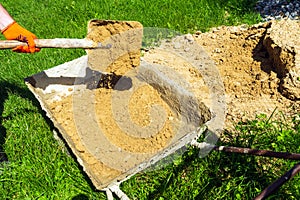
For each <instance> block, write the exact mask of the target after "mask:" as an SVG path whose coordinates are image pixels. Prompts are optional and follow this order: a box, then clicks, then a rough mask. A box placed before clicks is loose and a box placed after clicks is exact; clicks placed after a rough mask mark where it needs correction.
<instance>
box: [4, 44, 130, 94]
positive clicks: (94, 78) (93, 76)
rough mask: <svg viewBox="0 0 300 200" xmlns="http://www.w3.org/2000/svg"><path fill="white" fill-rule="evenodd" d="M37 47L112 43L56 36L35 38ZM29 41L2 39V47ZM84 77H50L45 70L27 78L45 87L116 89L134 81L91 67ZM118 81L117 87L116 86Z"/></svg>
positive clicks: (89, 46)
mask: <svg viewBox="0 0 300 200" xmlns="http://www.w3.org/2000/svg"><path fill="white" fill-rule="evenodd" d="M35 44H36V47H37V48H64V49H74V48H82V49H89V50H93V49H110V48H111V47H112V45H111V44H107V45H102V43H100V42H94V41H92V40H89V39H71V38H55V39H35ZM26 45H27V43H25V42H20V41H17V40H0V49H11V48H15V47H17V46H26ZM85 74H86V75H85V76H84V77H80V78H78V77H63V76H61V77H49V76H48V75H47V74H46V73H45V72H41V73H38V74H36V75H35V76H34V77H33V76H30V77H28V78H26V79H25V81H26V82H28V83H30V84H31V85H32V86H34V87H38V88H41V89H43V90H44V89H45V88H46V87H47V86H49V85H51V84H61V85H82V84H84V85H86V88H87V89H90V90H92V89H96V88H100V87H105V88H114V89H116V90H127V89H129V88H131V86H132V81H131V79H130V78H128V77H125V76H120V75H116V74H115V73H103V72H99V71H97V70H92V69H90V68H87V69H86V73H85ZM116 83H118V86H117V87H114V86H115V85H116Z"/></svg>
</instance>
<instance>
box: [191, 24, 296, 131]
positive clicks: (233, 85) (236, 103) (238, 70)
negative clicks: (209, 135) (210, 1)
mask: <svg viewBox="0 0 300 200" xmlns="http://www.w3.org/2000/svg"><path fill="white" fill-rule="evenodd" d="M272 23H273V24H276V23H280V24H279V27H284V28H285V29H280V30H278V28H277V27H278V26H276V29H277V30H276V32H277V33H278V34H279V36H278V37H279V38H280V34H282V33H286V32H293V30H296V31H295V32H293V34H294V37H285V35H283V36H282V37H281V38H280V40H279V41H286V40H287V39H288V40H293V39H296V38H299V32H297V30H298V29H299V21H293V22H290V21H289V23H291V24H292V25H290V26H289V27H287V26H282V24H286V22H285V21H281V22H267V23H263V24H258V25H255V26H252V27H247V26H239V27H225V26H222V27H218V28H214V29H212V30H211V31H210V32H208V33H201V32H198V33H196V34H195V38H196V41H197V42H198V43H199V44H200V45H202V46H203V47H204V48H205V49H206V51H207V52H208V53H209V55H210V56H211V58H212V59H213V60H214V61H215V63H216V65H217V68H218V70H219V72H220V74H221V77H222V79H223V83H224V86H225V92H226V105H227V116H226V128H227V129H231V128H232V127H233V125H234V124H235V123H237V122H239V121H246V120H249V119H253V118H255V116H256V115H257V114H261V113H265V114H267V115H268V116H270V115H271V113H272V112H273V111H274V110H275V109H277V111H283V112H284V113H290V111H291V109H293V112H295V111H296V112H297V111H298V112H299V111H300V108H299V100H295V98H293V97H291V96H288V95H283V94H286V92H285V91H282V90H280V85H281V82H282V80H283V78H285V77H284V76H283V73H281V72H280V71H279V70H278V69H276V68H277V66H279V65H281V69H282V68H284V66H286V67H285V68H287V66H290V68H291V66H294V65H295V64H294V62H293V61H294V59H286V60H285V65H284V66H282V61H281V60H280V59H279V57H280V56H282V54H280V53H279V54H278V53H277V54H278V55H277V59H276V57H275V58H274V55H273V56H272V54H274V53H272V52H274V49H276V46H277V49H279V48H280V47H281V46H278V43H277V44H274V43H272V44H269V45H268V46H266V44H264V40H265V38H266V37H267V36H268V35H267V33H268V31H269V32H272V30H270V29H271V28H272ZM292 27H296V28H292ZM273 32H274V29H273ZM277 40H278V38H277ZM297 40H298V39H297ZM271 45H272V47H273V50H272V49H271V50H270V49H269V51H268V49H267V48H269V46H271ZM274 47H275V48H274ZM277 52H278V51H277ZM279 52H280V51H279ZM284 53H285V52H284ZM288 55H289V56H290V57H294V56H292V55H295V53H294V52H289V53H288ZM285 73H287V72H285Z"/></svg>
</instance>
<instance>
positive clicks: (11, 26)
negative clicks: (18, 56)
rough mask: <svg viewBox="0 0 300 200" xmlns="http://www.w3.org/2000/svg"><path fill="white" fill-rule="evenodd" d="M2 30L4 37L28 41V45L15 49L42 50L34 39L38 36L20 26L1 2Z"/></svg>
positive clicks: (0, 24)
mask: <svg viewBox="0 0 300 200" xmlns="http://www.w3.org/2000/svg"><path fill="white" fill-rule="evenodd" d="M0 30H1V33H2V34H3V35H4V37H5V38H6V39H8V40H19V41H21V42H26V43H27V44H28V46H18V47H16V48H14V49H13V51H16V52H22V53H34V52H38V51H40V49H39V48H36V47H35V43H34V39H36V38H37V37H36V36H35V35H34V34H33V33H31V32H30V31H28V30H26V29H25V28H23V27H22V26H20V25H19V24H18V23H17V22H16V21H15V20H14V19H13V18H12V17H11V16H10V14H9V13H8V12H7V11H6V9H5V8H4V7H3V6H2V5H1V4H0Z"/></svg>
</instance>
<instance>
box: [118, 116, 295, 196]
mask: <svg viewBox="0 0 300 200" xmlns="http://www.w3.org/2000/svg"><path fill="white" fill-rule="evenodd" d="M275 119H276V120H275ZM299 134H300V114H299V110H298V113H295V114H294V115H292V116H290V117H289V118H288V119H287V118H286V116H285V115H283V114H282V113H280V112H278V113H277V114H276V116H272V117H271V118H270V116H266V115H263V114H262V115H259V116H257V118H256V119H255V120H252V121H247V122H245V123H239V124H238V125H237V129H236V131H234V132H227V133H226V134H225V135H224V136H223V139H221V140H220V141H219V143H218V144H217V145H225V146H237V147H249V148H256V149H268V150H273V151H287V152H300V147H299V142H300V136H299ZM296 163H297V162H296V161H288V160H283V159H274V158H265V157H255V156H250V155H241V154H232V153H224V152H211V153H210V154H209V155H208V156H206V157H205V158H199V156H198V150H196V149H190V150H189V151H187V152H186V153H185V154H184V155H183V156H182V157H181V158H180V159H178V160H176V161H175V162H174V163H173V164H170V165H169V166H166V167H165V168H164V169H162V170H157V171H152V172H147V173H143V174H139V175H136V176H134V177H133V178H131V179H130V180H128V181H127V182H125V183H124V184H123V185H122V186H123V190H124V191H126V192H128V194H130V197H131V198H133V199H135V198H136V199H212V200H214V199H253V198H254V197H256V196H257V195H258V194H259V193H260V192H261V191H262V190H263V189H264V188H266V187H267V186H268V185H270V184H271V183H272V182H273V181H275V180H276V179H277V178H279V177H280V176H282V175H283V174H284V173H285V172H287V171H288V170H289V169H290V168H292V167H293V165H295V164H296ZM132 188H136V189H135V190H134V191H133V190H132ZM299 191H300V177H299V175H298V176H295V177H294V178H293V179H292V180H290V181H289V182H287V183H286V184H284V185H283V186H282V187H281V188H280V190H279V191H277V192H276V193H274V194H273V195H272V196H271V197H270V198H269V199H299V197H300V192H299Z"/></svg>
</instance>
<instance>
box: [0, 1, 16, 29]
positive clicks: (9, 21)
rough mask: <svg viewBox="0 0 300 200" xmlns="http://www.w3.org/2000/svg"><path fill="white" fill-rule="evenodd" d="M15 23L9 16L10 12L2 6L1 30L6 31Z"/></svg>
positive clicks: (0, 12)
mask: <svg viewBox="0 0 300 200" xmlns="http://www.w3.org/2000/svg"><path fill="white" fill-rule="evenodd" d="M13 22H14V19H13V18H12V17H11V16H10V15H9V14H8V12H7V11H6V10H5V8H3V6H2V5H1V4H0V30H1V32H2V30H4V29H5V28H6V27H8V26H9V25H10V24H12V23H13Z"/></svg>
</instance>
